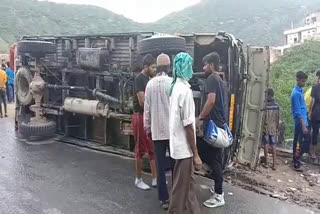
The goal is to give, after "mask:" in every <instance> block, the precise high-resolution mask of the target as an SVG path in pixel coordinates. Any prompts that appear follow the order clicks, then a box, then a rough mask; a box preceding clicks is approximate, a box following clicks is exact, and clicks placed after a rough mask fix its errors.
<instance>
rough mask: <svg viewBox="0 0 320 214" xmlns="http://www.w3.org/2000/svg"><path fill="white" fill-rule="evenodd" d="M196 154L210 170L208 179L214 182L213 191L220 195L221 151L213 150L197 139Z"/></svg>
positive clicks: (221, 175) (221, 178)
mask: <svg viewBox="0 0 320 214" xmlns="http://www.w3.org/2000/svg"><path fill="white" fill-rule="evenodd" d="M197 147H198V153H199V156H200V158H201V160H202V161H203V162H204V163H206V164H208V165H209V167H210V168H211V173H210V177H212V178H213V180H214V183H215V184H214V191H215V193H217V194H219V195H221V194H222V193H223V187H222V185H223V170H222V164H223V163H222V153H223V149H219V148H214V147H212V146H210V145H209V144H208V143H206V142H205V141H204V140H203V139H202V138H197Z"/></svg>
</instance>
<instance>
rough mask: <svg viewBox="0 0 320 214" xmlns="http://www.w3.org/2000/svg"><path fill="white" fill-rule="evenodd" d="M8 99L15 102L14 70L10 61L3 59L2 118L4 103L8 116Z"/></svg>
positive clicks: (0, 69)
mask: <svg viewBox="0 0 320 214" xmlns="http://www.w3.org/2000/svg"><path fill="white" fill-rule="evenodd" d="M7 101H8V103H12V102H14V72H13V71H12V70H11V68H10V67H9V63H7V62H6V61H5V60H2V64H1V67H0V118H2V117H3V112H2V104H3V105H4V116H5V117H7V116H8V115H7Z"/></svg>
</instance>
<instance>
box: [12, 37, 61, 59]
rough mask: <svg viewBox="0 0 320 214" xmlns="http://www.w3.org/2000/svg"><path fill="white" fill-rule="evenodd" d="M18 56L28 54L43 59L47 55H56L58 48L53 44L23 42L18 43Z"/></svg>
mask: <svg viewBox="0 0 320 214" xmlns="http://www.w3.org/2000/svg"><path fill="white" fill-rule="evenodd" d="M17 52H18V54H22V53H28V54H30V55H32V56H36V57H42V56H44V55H45V54H54V53H56V46H55V45H54V44H53V43H52V42H46V41H32V40H22V41H19V42H18V43H17Z"/></svg>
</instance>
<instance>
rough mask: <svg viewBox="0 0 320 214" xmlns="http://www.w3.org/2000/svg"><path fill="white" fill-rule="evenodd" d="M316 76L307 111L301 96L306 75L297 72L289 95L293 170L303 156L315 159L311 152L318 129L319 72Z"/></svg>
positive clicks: (299, 163)
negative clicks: (292, 122) (292, 132)
mask: <svg viewBox="0 0 320 214" xmlns="http://www.w3.org/2000/svg"><path fill="white" fill-rule="evenodd" d="M316 76H317V83H316V84H315V85H314V86H313V87H312V91H311V98H312V99H311V104H310V106H309V109H308V108H307V105H306V102H305V99H304V94H303V88H304V86H305V84H306V81H307V80H308V75H307V74H306V73H304V72H302V71H299V72H297V74H296V80H297V84H296V85H295V87H294V88H293V90H292V94H291V112H292V116H293V119H294V139H293V161H294V168H295V169H300V167H301V161H300V158H301V157H302V156H303V155H304V154H307V155H309V156H310V157H311V158H315V154H314V152H312V151H313V150H314V148H315V146H316V145H317V140H318V134H319V128H320V71H318V72H317V73H316ZM311 133H312V134H311ZM298 142H299V147H298ZM310 145H311V146H310ZM297 148H299V150H298V149H297Z"/></svg>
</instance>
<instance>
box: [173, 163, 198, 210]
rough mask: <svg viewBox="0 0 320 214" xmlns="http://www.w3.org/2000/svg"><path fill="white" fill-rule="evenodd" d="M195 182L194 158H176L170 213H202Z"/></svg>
mask: <svg viewBox="0 0 320 214" xmlns="http://www.w3.org/2000/svg"><path fill="white" fill-rule="evenodd" d="M195 184H196V180H195V178H194V174H193V158H192V157H191V158H186V159H181V160H176V163H175V166H174V170H173V185H172V193H171V200H170V206H169V210H168V213H169V214H200V206H199V202H198V199H197V195H196V191H195Z"/></svg>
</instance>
